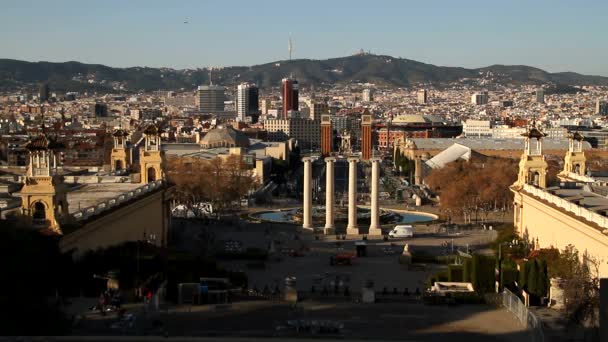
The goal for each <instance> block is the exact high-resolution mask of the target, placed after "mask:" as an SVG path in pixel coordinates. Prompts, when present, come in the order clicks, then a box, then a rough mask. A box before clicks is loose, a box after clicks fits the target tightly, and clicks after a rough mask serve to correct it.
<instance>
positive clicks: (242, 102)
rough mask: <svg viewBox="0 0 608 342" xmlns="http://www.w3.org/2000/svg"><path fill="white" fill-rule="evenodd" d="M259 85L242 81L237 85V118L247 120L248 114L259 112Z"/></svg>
mask: <svg viewBox="0 0 608 342" xmlns="http://www.w3.org/2000/svg"><path fill="white" fill-rule="evenodd" d="M258 98H259V93H258V87H257V86H256V85H255V84H251V83H241V84H239V85H238V87H237V97H236V102H237V108H236V109H237V119H239V120H241V121H245V118H246V117H247V116H257V115H258V114H259V100H258Z"/></svg>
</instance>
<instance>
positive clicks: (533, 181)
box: [532, 172, 540, 186]
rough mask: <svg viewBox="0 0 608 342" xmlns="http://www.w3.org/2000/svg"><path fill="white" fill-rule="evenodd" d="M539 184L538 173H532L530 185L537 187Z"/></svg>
mask: <svg viewBox="0 0 608 342" xmlns="http://www.w3.org/2000/svg"><path fill="white" fill-rule="evenodd" d="M539 184H540V174H539V173H538V172H534V174H533V178H532V185H534V186H538V185H539Z"/></svg>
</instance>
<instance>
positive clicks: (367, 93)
mask: <svg viewBox="0 0 608 342" xmlns="http://www.w3.org/2000/svg"><path fill="white" fill-rule="evenodd" d="M362 97H363V102H372V101H374V92H373V91H372V90H371V89H369V88H366V89H363V94H362Z"/></svg>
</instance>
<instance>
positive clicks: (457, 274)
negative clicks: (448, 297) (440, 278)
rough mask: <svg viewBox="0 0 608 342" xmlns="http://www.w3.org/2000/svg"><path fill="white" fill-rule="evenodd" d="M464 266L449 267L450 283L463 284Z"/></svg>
mask: <svg viewBox="0 0 608 342" xmlns="http://www.w3.org/2000/svg"><path fill="white" fill-rule="evenodd" d="M462 270H463V266H462V265H449V266H448V281H451V282H462V279H463V277H462V273H463V272H462Z"/></svg>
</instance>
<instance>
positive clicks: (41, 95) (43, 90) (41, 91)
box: [38, 83, 50, 102]
mask: <svg viewBox="0 0 608 342" xmlns="http://www.w3.org/2000/svg"><path fill="white" fill-rule="evenodd" d="M49 95H50V90H49V85H48V83H41V84H40V87H39V88H38V99H39V100H40V102H44V101H48V100H49Z"/></svg>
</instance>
